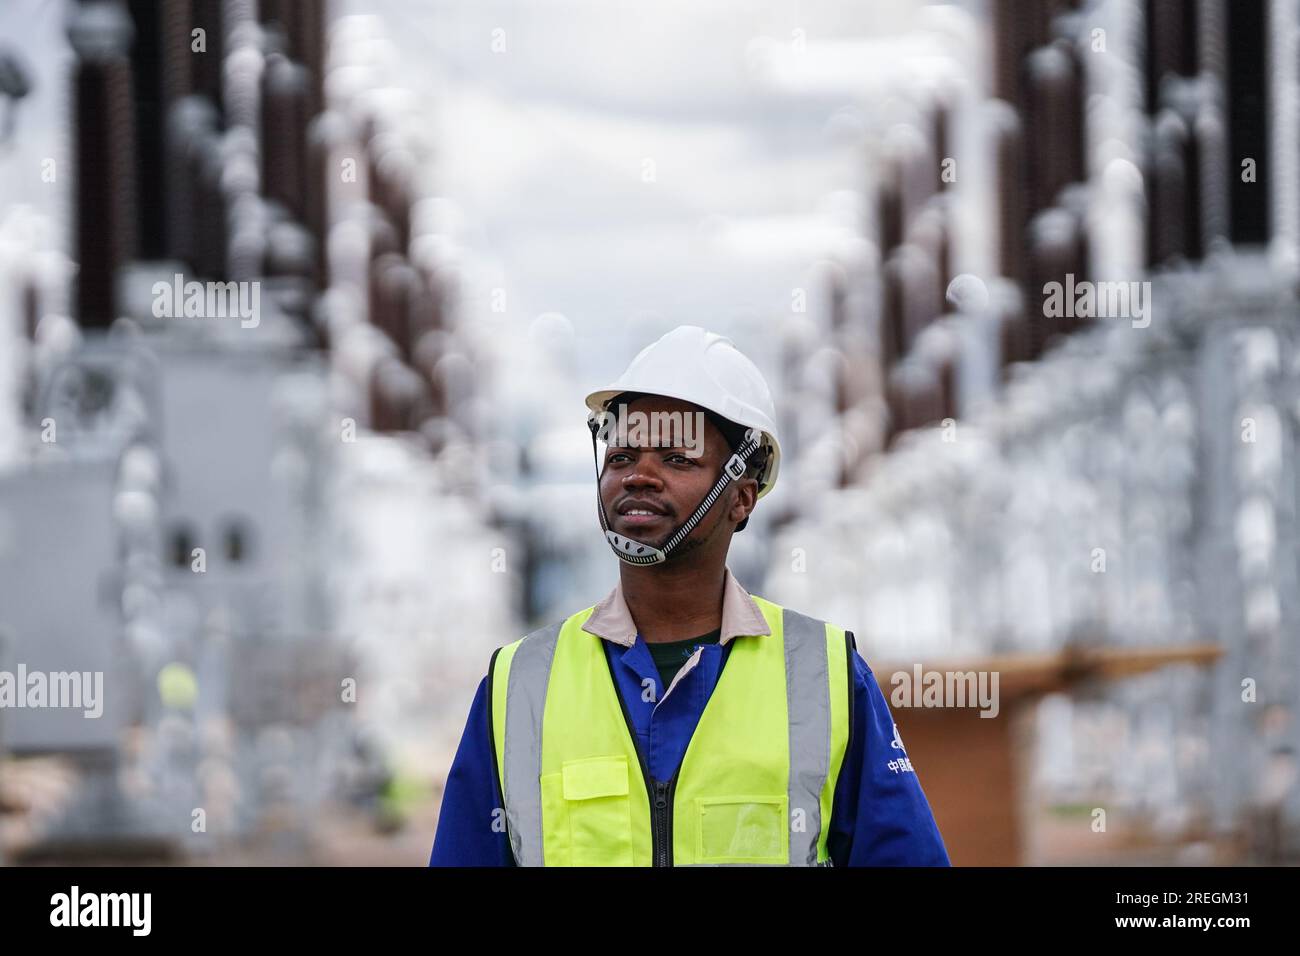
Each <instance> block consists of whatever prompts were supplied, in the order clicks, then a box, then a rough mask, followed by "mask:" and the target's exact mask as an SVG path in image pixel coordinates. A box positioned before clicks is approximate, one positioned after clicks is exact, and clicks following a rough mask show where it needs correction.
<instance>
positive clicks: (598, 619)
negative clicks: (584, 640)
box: [582, 568, 772, 647]
mask: <svg viewBox="0 0 1300 956" xmlns="http://www.w3.org/2000/svg"><path fill="white" fill-rule="evenodd" d="M582 629H583V630H584V631H586V632H587V633H589V634H595V635H596V636H597V637H600V638H604V639H605V640H607V641H612V642H613V643H615V644H621V645H622V646H624V647H631V646H632V645H633V644H635V643H636V635H637V627H636V622H635V621H633V620H632V613H631V612H630V611H629V610H628V609H627V602H626V601H624V600H623V584H622V582H621V581H620V582H619V583H618V584H616V585H615V586H614V590H612V591H610V592H609V594H608V595H607V596H606V597H605V599H604V600H603V601H601V602H600V603H599V604H597V605H596V609H595V610H594V611H592V612H591V617H589V618H587V622H586V623H585V624H583V625H582ZM771 633H772V630H771V628H769V627H768V626H767V619H766V618H765V617H763V612H762V611H761V610H759V607H758V604H757V603H756V602H755V601H754V599H753V598H752V597H751V596H750V594H749V592H748V591H746V590H745V589H744V588H743V587H741V586H740V582H739V581H737V580H736V577H735V575H733V574H732V573H731V568H727V569H726V577H725V579H724V581H723V585H722V633H721V634H720V635H719V637H718V641H719V643H721V644H726V643H727V642H728V641H730V640H731V639H732V638H733V637H747V636H758V635H763V634H771Z"/></svg>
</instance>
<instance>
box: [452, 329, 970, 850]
mask: <svg viewBox="0 0 1300 956" xmlns="http://www.w3.org/2000/svg"><path fill="white" fill-rule="evenodd" d="M587 405H588V408H589V409H590V410H591V413H592V414H591V416H589V426H590V428H591V432H592V448H593V454H595V453H596V452H597V445H598V438H599V437H602V436H603V438H604V439H605V443H606V448H605V452H604V460H603V462H601V460H600V458H599V456H597V484H598V494H597V502H598V509H597V511H598V514H599V516H600V521H601V526H602V528H604V530H605V537H606V540H607V541H608V542H609V545H610V547H611V548H612V549H613V551H614V553H615V554H616V555H618V557H619V559H620V562H621V563H620V566H619V575H620V579H619V584H618V586H617V587H615V588H614V590H613V592H611V593H610V594H609V595H608V596H607V597H606V598H605V600H603V601H601V602H600V603H599V604H597V605H595V606H594V607H590V608H586V609H585V610H582V611H579V612H578V613H576V614H573V615H571V616H570V617H568V618H567V619H566V620H564V621H562V622H559V623H557V624H554V625H551V626H549V627H545V628H542V629H540V630H538V631H535V632H533V633H532V634H529V635H528V636H527V637H525V638H522V639H521V640H518V641H515V642H514V643H513V644H509V645H507V646H506V647H504V648H501V649H499V650H498V651H497V652H496V653H495V654H493V656H492V661H491V663H490V664H489V667H488V676H487V677H486V678H485V679H484V681H483V682H482V683H480V685H479V688H478V693H477V694H476V696H475V698H474V703H473V705H472V707H471V708H470V715H469V721H468V723H467V725H466V727H465V733H464V736H463V738H462V739H461V743H460V748H459V750H458V751H457V754H456V758H455V761H454V763H453V764H452V768H451V773H450V774H449V776H448V779H447V789H446V792H445V793H444V795H443V803H442V813H441V817H440V818H439V821H438V832H437V835H436V837H435V839H434V845H433V852H432V855H431V857H430V860H429V865H430V866H512V865H525V866H539V865H548V866H556V865H578V866H580V865H641V866H650V865H654V866H674V865H677V866H680V865H687V864H703V865H726V864H741V865H743V864H751V865H773V864H785V865H789V864H794V865H823V866H826V865H835V866H871V865H891V864H892V865H948V855H947V852H946V851H945V849H944V845H943V840H942V839H941V837H940V836H939V832H938V829H937V828H936V826H935V823H934V818H933V816H932V814H931V812H930V807H929V804H928V803H927V801H926V798H925V794H924V793H923V792H922V790H921V785H920V783H919V782H918V781H917V777H916V773H915V772H914V770H913V768H912V766H911V763H910V761H909V760H908V759H907V754H906V751H904V749H903V743H902V739H901V737H899V735H898V729H897V728H896V727H895V726H894V722H893V718H892V716H891V715H890V711H889V706H888V704H887V703H886V702H885V698H884V695H883V694H882V693H881V691H880V688H879V687H878V686H877V684H876V681H875V678H874V677H873V675H872V673H871V669H870V668H869V667H868V666H867V665H866V662H865V661H863V660H862V658H861V657H860V656H859V655H858V654H857V651H856V647H855V644H854V640H853V635H852V633H849V632H845V631H844V630H843V629H841V628H839V627H836V626H835V625H833V624H828V623H825V622H822V621H817V620H815V619H813V618H810V617H806V616H804V615H802V614H799V613H798V612H795V611H793V610H791V609H788V608H782V607H780V606H779V605H776V604H773V603H771V602H769V601H766V600H764V599H762V598H759V597H755V596H752V595H750V594H748V593H747V592H746V591H745V589H744V588H743V587H741V585H740V583H739V582H738V581H737V580H736V579H735V578H734V577H733V576H732V574H731V571H730V569H728V568H727V566H726V559H727V550H728V548H729V547H730V545H731V536H732V534H733V533H734V532H736V531H740V530H742V529H743V528H744V527H745V525H746V524H747V523H748V520H749V516H750V514H751V513H752V512H753V510H754V507H755V504H756V502H757V501H758V499H759V498H761V497H763V496H764V495H765V494H767V493H768V492H769V491H771V490H772V487H773V485H774V484H775V481H776V477H777V471H778V468H779V465H780V445H779V444H778V442H777V436H776V424H775V417H776V416H775V409H774V407H773V404H772V398H771V395H770V393H769V391H768V388H767V384H766V383H765V382H764V381H763V378H762V376H761V374H760V373H759V371H758V369H757V368H756V367H755V366H754V364H753V363H752V362H750V361H749V360H748V359H747V358H745V356H743V355H742V354H741V353H740V352H739V351H738V350H737V349H736V348H735V346H734V345H733V344H732V343H731V341H730V340H729V339H726V338H723V337H722V336H720V335H715V334H713V333H710V332H706V331H704V330H703V329H700V328H697V327H694V326H683V327H680V328H677V329H674V330H673V331H672V332H669V333H668V334H667V335H665V336H663V338H661V339H659V341H657V342H655V343H654V344H653V345H650V346H649V347H648V348H646V349H644V350H643V351H642V352H641V353H640V354H639V355H638V356H637V357H636V358H635V359H634V360H633V362H632V364H631V365H630V366H629V367H628V369H627V371H626V372H625V373H624V374H623V376H622V378H620V379H619V380H618V382H616V383H615V384H614V385H612V386H610V387H609V388H606V389H601V390H599V391H596V392H593V393H591V394H590V395H589V396H588V397H587ZM602 464H603V468H602Z"/></svg>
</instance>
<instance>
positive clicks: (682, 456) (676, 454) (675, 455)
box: [668, 452, 690, 462]
mask: <svg viewBox="0 0 1300 956" xmlns="http://www.w3.org/2000/svg"><path fill="white" fill-rule="evenodd" d="M674 458H680V459H681V460H682V461H684V462H689V461H690V459H689V458H687V457H686V456H685V455H683V454H682V453H681V452H674V453H673V454H671V455H669V456H668V460H669V461H672V460H673V459H674Z"/></svg>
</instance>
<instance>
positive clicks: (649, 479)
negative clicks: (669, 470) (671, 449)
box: [623, 455, 664, 489]
mask: <svg viewBox="0 0 1300 956" xmlns="http://www.w3.org/2000/svg"><path fill="white" fill-rule="evenodd" d="M663 486H664V481H663V477H662V476H661V475H660V474H659V468H658V466H657V464H656V463H655V461H654V456H653V455H638V456H637V458H636V464H634V465H633V466H632V469H631V471H630V472H629V473H628V474H626V475H624V476H623V487H624V488H629V489H631V488H645V487H653V488H663Z"/></svg>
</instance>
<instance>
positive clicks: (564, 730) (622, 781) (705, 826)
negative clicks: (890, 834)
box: [488, 597, 853, 866]
mask: <svg viewBox="0 0 1300 956" xmlns="http://www.w3.org/2000/svg"><path fill="white" fill-rule="evenodd" d="M754 601H755V603H757V605H758V607H759V609H760V610H761V611H762V613H763V617H764V618H765V619H766V621H767V624H768V627H769V628H770V629H771V634H770V635H753V636H742V637H737V638H735V639H734V641H733V642H732V643H731V648H730V653H729V656H728V657H727V659H726V663H725V666H724V667H723V669H722V673H721V675H720V677H719V678H718V682H717V685H716V687H715V688H714V690H713V694H712V696H711V697H710V698H709V701H708V704H707V706H706V707H705V709H704V713H703V714H702V715H701V717H700V720H699V724H698V725H697V726H696V728H695V732H694V734H693V735H692V737H691V740H690V744H689V745H688V747H687V749H686V754H685V756H684V757H683V758H682V761H681V765H680V767H679V768H678V771H677V773H676V775H675V776H674V777H673V779H672V780H667V781H659V780H654V779H652V778H651V776H650V773H649V771H648V769H647V765H646V761H645V757H644V755H643V754H642V753H641V752H640V750H639V747H638V744H637V741H636V737H635V735H634V733H633V731H632V726H631V721H630V719H629V717H628V713H627V710H626V707H625V705H624V702H623V699H622V696H621V694H620V693H619V691H618V688H617V686H616V684H615V680H614V674H613V671H612V667H613V663H612V661H611V660H610V659H609V658H608V657H607V656H606V654H605V650H604V647H603V644H604V641H603V640H602V639H601V638H600V637H597V636H596V635H595V634H590V633H588V632H587V631H584V630H582V625H583V624H584V623H585V622H586V621H587V619H588V618H589V617H590V616H591V614H592V612H593V611H594V610H595V608H594V607H589V608H586V609H585V610H582V611H579V612H578V613H577V614H574V615H572V616H570V617H569V618H568V619H566V620H564V621H562V622H560V623H559V624H554V625H551V626H549V627H545V628H542V629H540V630H537V631H534V632H533V633H531V634H529V635H528V636H527V637H524V638H521V639H520V640H518V641H515V642H514V643H513V644H509V645H507V646H505V647H502V648H500V649H499V650H498V651H497V652H496V653H495V654H494V655H493V656H492V663H491V665H490V666H489V668H488V700H489V706H490V710H491V714H490V718H489V721H488V725H489V727H490V728H491V730H490V732H491V735H492V750H493V753H494V755H495V757H496V769H497V780H498V783H499V785H500V787H501V790H502V799H503V802H504V809H505V826H506V832H507V834H508V835H509V840H510V847H511V850H512V851H513V853H514V858H515V862H516V863H517V864H518V865H520V866H684V865H692V864H704V865H725V864H749V865H797V866H818V865H822V866H828V865H830V856H829V854H828V853H827V851H826V838H827V831H828V830H829V827H830V819H831V800H832V797H833V796H834V793H835V783H836V781H837V780H838V779H839V773H840V767H841V765H842V763H843V760H844V754H845V752H846V750H847V749H848V746H849V732H850V728H851V727H852V725H853V724H852V706H853V680H852V676H851V671H850V668H851V666H852V659H853V658H852V652H851V648H852V644H851V642H852V637H851V635H847V634H846V633H845V631H844V630H843V629H842V628H839V627H836V626H834V625H833V624H828V623H826V622H824V621H818V620H814V619H813V618H810V617H806V616H805V615H803V614H799V613H798V612H796V611H791V610H788V609H785V608H782V607H780V606H778V605H776V604H773V603H771V602H770V601H765V600H763V599H762V598H758V597H755V598H754Z"/></svg>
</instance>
